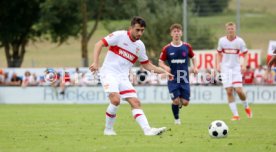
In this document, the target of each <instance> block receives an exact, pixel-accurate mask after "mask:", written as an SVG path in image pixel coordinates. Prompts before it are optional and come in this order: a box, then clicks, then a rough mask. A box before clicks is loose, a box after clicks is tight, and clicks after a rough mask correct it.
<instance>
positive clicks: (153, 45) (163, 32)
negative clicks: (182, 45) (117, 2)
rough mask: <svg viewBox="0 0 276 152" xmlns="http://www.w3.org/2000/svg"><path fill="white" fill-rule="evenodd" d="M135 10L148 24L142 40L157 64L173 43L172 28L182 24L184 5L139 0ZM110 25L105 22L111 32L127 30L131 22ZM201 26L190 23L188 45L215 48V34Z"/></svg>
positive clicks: (196, 47) (172, 2) (175, 1)
mask: <svg viewBox="0 0 276 152" xmlns="http://www.w3.org/2000/svg"><path fill="white" fill-rule="evenodd" d="M134 8H136V9H137V14H136V15H139V16H142V17H143V18H144V19H145V20H146V22H147V28H146V30H145V33H144V35H143V36H142V38H141V39H142V40H143V42H144V43H145V46H146V48H147V53H148V56H149V57H150V58H151V60H152V61H153V62H154V63H157V62H158V59H159V55H160V53H161V49H162V47H163V46H165V45H166V44H168V43H170V42H171V36H170V34H169V33H170V31H169V28H170V26H171V25H172V24H173V23H179V24H182V16H183V15H182V4H181V3H180V2H178V0H170V1H163V0H139V5H137V6H135V7H134ZM118 9H119V8H118ZM128 20H129V18H128ZM110 23H111V22H110V21H104V26H105V27H106V28H107V30H108V31H109V32H112V31H114V30H118V29H125V30H126V29H127V27H128V26H129V25H130V23H129V21H128V23H127V24H126V23H125V22H123V24H121V25H120V24H119V23H117V24H114V22H112V24H110ZM199 25H200V24H190V23H189V25H188V43H190V44H191V45H192V46H193V47H194V48H195V49H201V48H205V49H206V48H208V49H210V48H213V47H214V45H215V43H216V42H215V40H214V36H213V33H211V31H210V29H208V28H206V27H200V26H199Z"/></svg>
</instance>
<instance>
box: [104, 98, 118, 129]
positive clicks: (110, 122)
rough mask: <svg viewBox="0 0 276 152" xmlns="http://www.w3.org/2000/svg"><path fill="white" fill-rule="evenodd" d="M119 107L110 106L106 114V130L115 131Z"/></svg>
mask: <svg viewBox="0 0 276 152" xmlns="http://www.w3.org/2000/svg"><path fill="white" fill-rule="evenodd" d="M117 109H118V106H115V105H113V104H111V103H110V104H109V105H108V107H107V109H106V113H105V128H106V129H113V126H114V123H115V119H116V112H117Z"/></svg>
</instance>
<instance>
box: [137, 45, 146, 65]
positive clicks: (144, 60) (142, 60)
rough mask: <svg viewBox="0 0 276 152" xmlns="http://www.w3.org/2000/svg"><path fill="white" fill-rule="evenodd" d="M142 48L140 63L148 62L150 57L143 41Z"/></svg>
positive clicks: (139, 56)
mask: <svg viewBox="0 0 276 152" xmlns="http://www.w3.org/2000/svg"><path fill="white" fill-rule="evenodd" d="M140 49H141V50H140V51H139V55H138V60H139V62H140V64H147V63H148V62H149V58H148V56H147V53H146V48H145V45H144V44H143V43H142V45H141V47H140Z"/></svg>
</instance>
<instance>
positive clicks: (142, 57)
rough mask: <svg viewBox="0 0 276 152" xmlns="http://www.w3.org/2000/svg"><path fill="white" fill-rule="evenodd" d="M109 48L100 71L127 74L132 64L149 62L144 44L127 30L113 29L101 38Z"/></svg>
mask: <svg viewBox="0 0 276 152" xmlns="http://www.w3.org/2000/svg"><path fill="white" fill-rule="evenodd" d="M102 41H103V43H104V45H105V46H109V50H108V52H107V55H106V57H105V60H104V63H103V66H102V68H101V73H104V74H116V75H120V76H128V75H129V71H130V69H131V67H132V66H133V64H134V63H135V62H136V61H137V60H138V61H139V62H140V63H141V64H145V63H148V62H149V59H148V56H147V54H146V50H145V45H144V43H143V42H142V41H141V40H136V41H135V40H133V39H132V38H131V36H130V33H129V32H128V31H115V32H113V33H111V34H109V35H108V36H106V37H105V38H103V39H102Z"/></svg>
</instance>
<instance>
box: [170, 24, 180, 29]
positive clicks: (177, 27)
mask: <svg viewBox="0 0 276 152" xmlns="http://www.w3.org/2000/svg"><path fill="white" fill-rule="evenodd" d="M175 28H176V29H179V30H182V26H181V24H178V23H175V24H173V25H171V27H170V31H172V30H173V29H175Z"/></svg>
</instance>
